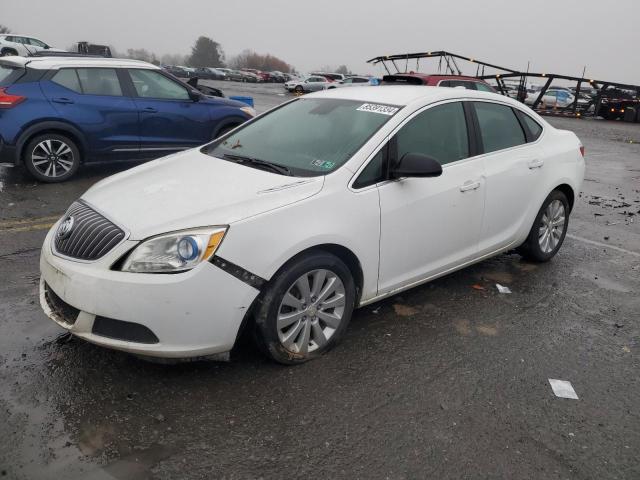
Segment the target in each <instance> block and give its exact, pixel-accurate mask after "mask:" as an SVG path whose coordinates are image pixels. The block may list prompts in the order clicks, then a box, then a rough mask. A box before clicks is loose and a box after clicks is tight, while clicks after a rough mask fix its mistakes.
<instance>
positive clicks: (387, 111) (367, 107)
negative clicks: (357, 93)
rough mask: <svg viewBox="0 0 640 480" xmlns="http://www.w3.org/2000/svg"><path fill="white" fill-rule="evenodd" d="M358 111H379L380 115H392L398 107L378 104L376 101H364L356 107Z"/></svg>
mask: <svg viewBox="0 0 640 480" xmlns="http://www.w3.org/2000/svg"><path fill="white" fill-rule="evenodd" d="M357 110H358V111H360V112H371V113H380V114H382V115H389V116H391V115H393V114H394V113H396V112H397V111H398V110H400V109H399V108H398V107H390V106H389V105H379V104H377V103H365V104H364V105H361V106H360V107H358V108H357Z"/></svg>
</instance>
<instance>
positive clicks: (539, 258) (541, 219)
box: [517, 190, 570, 262]
mask: <svg viewBox="0 0 640 480" xmlns="http://www.w3.org/2000/svg"><path fill="white" fill-rule="evenodd" d="M569 211H570V208H569V201H568V200H567V197H566V196H565V194H564V193H562V192H561V191H560V190H554V191H553V192H551V193H550V194H549V196H548V197H547V198H546V199H545V201H544V202H543V204H542V207H541V208H540V211H539V212H538V215H536V219H535V221H534V222H533V226H532V227H531V231H530V232H529V236H528V237H527V240H526V241H525V242H524V243H523V244H522V245H521V246H520V247H518V248H517V252H518V253H519V254H520V255H522V256H523V257H524V258H526V259H527V260H530V261H533V262H548V261H549V260H551V259H552V258H553V257H554V256H555V255H556V253H558V250H560V247H561V246H562V243H563V242H564V238H565V236H566V235H567V228H568V227H569Z"/></svg>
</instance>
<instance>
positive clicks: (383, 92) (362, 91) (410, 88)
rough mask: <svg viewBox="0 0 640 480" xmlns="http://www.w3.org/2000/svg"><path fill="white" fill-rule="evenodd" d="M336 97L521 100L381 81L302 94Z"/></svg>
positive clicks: (391, 101)
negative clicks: (368, 84)
mask: <svg viewBox="0 0 640 480" xmlns="http://www.w3.org/2000/svg"><path fill="white" fill-rule="evenodd" d="M305 97H309V98H336V99H343V100H357V101H361V102H372V103H383V104H387V105H399V106H405V105H410V104H412V103H416V102H420V103H433V102H438V101H440V100H452V99H469V98H470V99H476V98H477V99H479V100H495V101H499V102H502V103H508V104H509V105H513V106H514V107H520V106H522V104H521V103H520V102H518V101H516V100H513V99H512V98H509V97H506V96H504V95H500V94H498V93H491V92H481V91H479V90H469V89H463V88H449V87H428V86H424V85H383V86H379V87H367V86H364V87H352V88H334V89H330V90H324V91H322V92H316V93H310V94H307V95H305V96H304V97H303V98H305Z"/></svg>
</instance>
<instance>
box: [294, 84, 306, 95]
mask: <svg viewBox="0 0 640 480" xmlns="http://www.w3.org/2000/svg"><path fill="white" fill-rule="evenodd" d="M293 91H294V92H296V93H298V94H300V95H302V94H303V93H304V88H302V85H296V88H294V89H293Z"/></svg>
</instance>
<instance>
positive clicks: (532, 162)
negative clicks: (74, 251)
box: [527, 158, 544, 170]
mask: <svg viewBox="0 0 640 480" xmlns="http://www.w3.org/2000/svg"><path fill="white" fill-rule="evenodd" d="M543 165H544V160H542V159H541V158H535V159H533V160H529V163H527V166H528V167H529V169H530V170H533V169H534V168H540V167H542V166H543Z"/></svg>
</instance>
